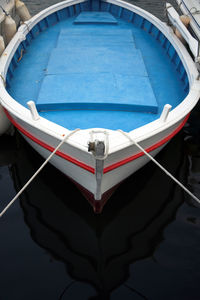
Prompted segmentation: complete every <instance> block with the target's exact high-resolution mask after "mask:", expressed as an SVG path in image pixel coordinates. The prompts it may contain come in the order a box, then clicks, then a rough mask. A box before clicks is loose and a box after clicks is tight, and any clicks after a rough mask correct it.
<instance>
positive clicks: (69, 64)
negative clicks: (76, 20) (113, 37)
mask: <svg viewBox="0 0 200 300" xmlns="http://www.w3.org/2000/svg"><path fill="white" fill-rule="evenodd" d="M125 56H126V59H124V58H125ZM80 72H81V73H88V72H89V73H103V72H105V73H107V72H110V73H121V74H130V75H131V74H133V75H138V76H148V74H147V71H146V68H145V65H144V61H143V58H142V55H141V52H140V50H138V49H133V50H132V51H130V50H129V49H128V48H127V49H126V52H125V53H123V52H122V51H121V49H120V47H110V48H104V47H92V48H90V47H84V48H82V47H78V48H76V49H75V48H74V47H73V48H71V47H70V48H67V49H63V48H62V49H60V48H57V49H54V50H53V51H52V54H51V56H50V59H49V63H48V66H47V74H65V73H80Z"/></svg>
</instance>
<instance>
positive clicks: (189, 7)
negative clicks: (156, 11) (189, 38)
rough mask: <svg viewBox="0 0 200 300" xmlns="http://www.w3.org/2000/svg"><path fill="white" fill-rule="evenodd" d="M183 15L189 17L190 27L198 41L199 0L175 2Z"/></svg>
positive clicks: (199, 34)
mask: <svg viewBox="0 0 200 300" xmlns="http://www.w3.org/2000/svg"><path fill="white" fill-rule="evenodd" d="M176 2H177V4H178V5H179V7H180V10H181V11H182V13H183V14H185V15H187V16H189V17H190V27H191V29H192V31H193V33H194V35H195V36H196V37H197V39H198V40H200V1H199V0H176Z"/></svg>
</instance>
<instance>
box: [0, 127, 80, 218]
mask: <svg viewBox="0 0 200 300" xmlns="http://www.w3.org/2000/svg"><path fill="white" fill-rule="evenodd" d="M79 130H80V129H75V130H73V131H72V132H70V133H69V134H68V135H66V136H65V137H64V138H63V139H62V141H61V142H60V143H59V144H58V146H57V147H56V148H55V149H54V151H53V152H52V153H51V154H50V155H49V156H48V157H47V159H46V160H45V161H44V163H43V164H42V165H41V166H40V167H39V169H38V170H37V171H36V172H35V173H34V174H33V176H32V177H31V178H30V179H29V180H28V181H27V183H26V184H25V185H24V186H23V188H22V189H21V190H20V191H19V192H18V193H17V195H16V196H15V197H14V198H13V199H12V200H11V201H10V202H9V204H8V205H7V206H6V207H5V208H4V209H3V211H2V212H1V213H0V217H2V216H3V215H4V214H5V212H6V211H7V210H8V208H9V207H10V206H11V205H12V204H13V203H14V202H15V200H17V198H18V197H19V196H20V195H21V194H22V193H23V191H24V190H25V189H26V188H27V187H28V186H29V184H30V183H31V182H32V181H33V180H34V179H35V177H36V176H37V175H38V174H39V173H40V171H42V169H43V168H44V167H45V166H46V164H47V163H48V162H49V161H50V159H51V158H52V157H53V156H54V154H55V153H56V152H57V151H58V149H59V148H60V147H61V146H62V145H63V144H64V142H66V141H67V139H68V138H69V137H70V136H72V135H73V134H74V133H76V132H77V131H79Z"/></svg>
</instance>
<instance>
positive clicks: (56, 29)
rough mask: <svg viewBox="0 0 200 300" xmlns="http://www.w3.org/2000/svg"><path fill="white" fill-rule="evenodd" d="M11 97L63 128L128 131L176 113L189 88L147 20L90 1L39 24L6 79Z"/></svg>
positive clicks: (179, 64) (166, 44)
mask: <svg viewBox="0 0 200 300" xmlns="http://www.w3.org/2000/svg"><path fill="white" fill-rule="evenodd" d="M6 81H7V89H8V92H9V93H10V95H11V96H12V97H13V98H14V99H16V100H17V101H18V102H19V103H21V104H22V105H24V106H25V107H27V102H28V101H30V100H33V101H35V103H36V107H37V109H38V112H39V114H40V115H41V116H42V117H44V118H46V119H48V120H50V121H53V122H55V123H57V124H59V125H61V126H64V127H65V128H68V129H70V130H73V129H75V128H81V129H87V128H107V129H113V130H116V129H122V130H124V131H131V130H133V129H135V128H138V127H140V126H142V125H145V124H147V123H149V122H151V121H154V120H156V119H157V118H159V117H160V114H161V112H162V109H163V107H164V105H165V104H171V105H172V107H173V108H174V107H176V106H177V105H178V104H180V102H181V101H182V100H183V99H184V98H185V97H186V95H187V93H188V90H189V83H188V78H187V74H186V71H185V69H184V67H183V64H182V62H181V60H180V58H179V56H178V54H177V52H176V50H175V49H174V47H173V46H172V45H171V43H170V42H169V41H168V40H167V38H166V37H165V36H164V35H163V34H162V32H160V31H159V29H158V28H156V27H155V26H154V25H153V24H151V23H150V22H149V21H148V20H146V19H144V18H143V17H141V16H139V15H137V14H135V13H133V12H131V11H129V10H127V9H125V8H122V7H119V6H116V5H114V4H109V3H107V2H103V1H102V2H99V1H92V2H90V1H87V2H83V3H80V4H76V5H73V6H70V7H67V8H64V9H62V10H59V11H57V12H55V13H53V14H52V15H50V16H48V17H46V18H45V19H44V20H42V21H40V22H39V23H38V24H37V25H35V27H34V28H33V29H32V30H31V31H30V32H29V33H28V34H27V37H26V40H25V41H23V42H22V43H21V44H20V45H19V47H18V49H17V51H16V53H15V55H14V57H13V59H12V61H11V64H10V67H9V69H8V72H7V78H6Z"/></svg>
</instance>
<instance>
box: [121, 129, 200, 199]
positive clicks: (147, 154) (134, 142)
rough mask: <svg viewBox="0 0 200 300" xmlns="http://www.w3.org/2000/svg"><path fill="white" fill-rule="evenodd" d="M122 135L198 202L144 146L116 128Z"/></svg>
mask: <svg viewBox="0 0 200 300" xmlns="http://www.w3.org/2000/svg"><path fill="white" fill-rule="evenodd" d="M118 131H119V132H121V133H122V134H123V135H124V136H126V137H127V138H128V139H129V141H131V142H132V143H133V144H135V145H136V146H137V147H138V148H139V149H140V150H141V151H142V152H143V153H144V154H145V155H146V156H147V157H148V158H149V159H150V160H152V161H153V162H154V163H155V164H156V165H157V166H158V167H159V168H160V169H161V170H162V171H163V172H164V173H165V174H166V175H167V176H169V177H170V178H171V179H172V180H174V181H175V182H176V183H177V184H178V185H179V186H180V187H181V188H182V189H183V190H184V191H185V192H186V193H188V195H190V196H191V197H192V198H193V199H194V200H195V201H197V202H198V203H199V204H200V199H199V198H197V197H196V196H195V195H194V194H193V193H191V192H190V191H189V190H188V189H187V188H186V187H185V186H184V185H183V184H182V183H181V182H180V181H178V180H177V179H176V178H175V177H174V176H173V175H172V174H171V173H170V172H169V171H167V170H166V169H165V168H164V167H163V166H162V165H161V164H160V163H159V162H158V161H157V160H155V158H153V157H152V156H151V155H150V154H149V153H148V152H147V151H146V150H145V149H144V148H142V147H141V146H140V145H139V144H138V143H137V142H136V141H134V140H133V139H132V138H131V137H130V135H129V134H128V133H126V132H124V131H122V130H118Z"/></svg>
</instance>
